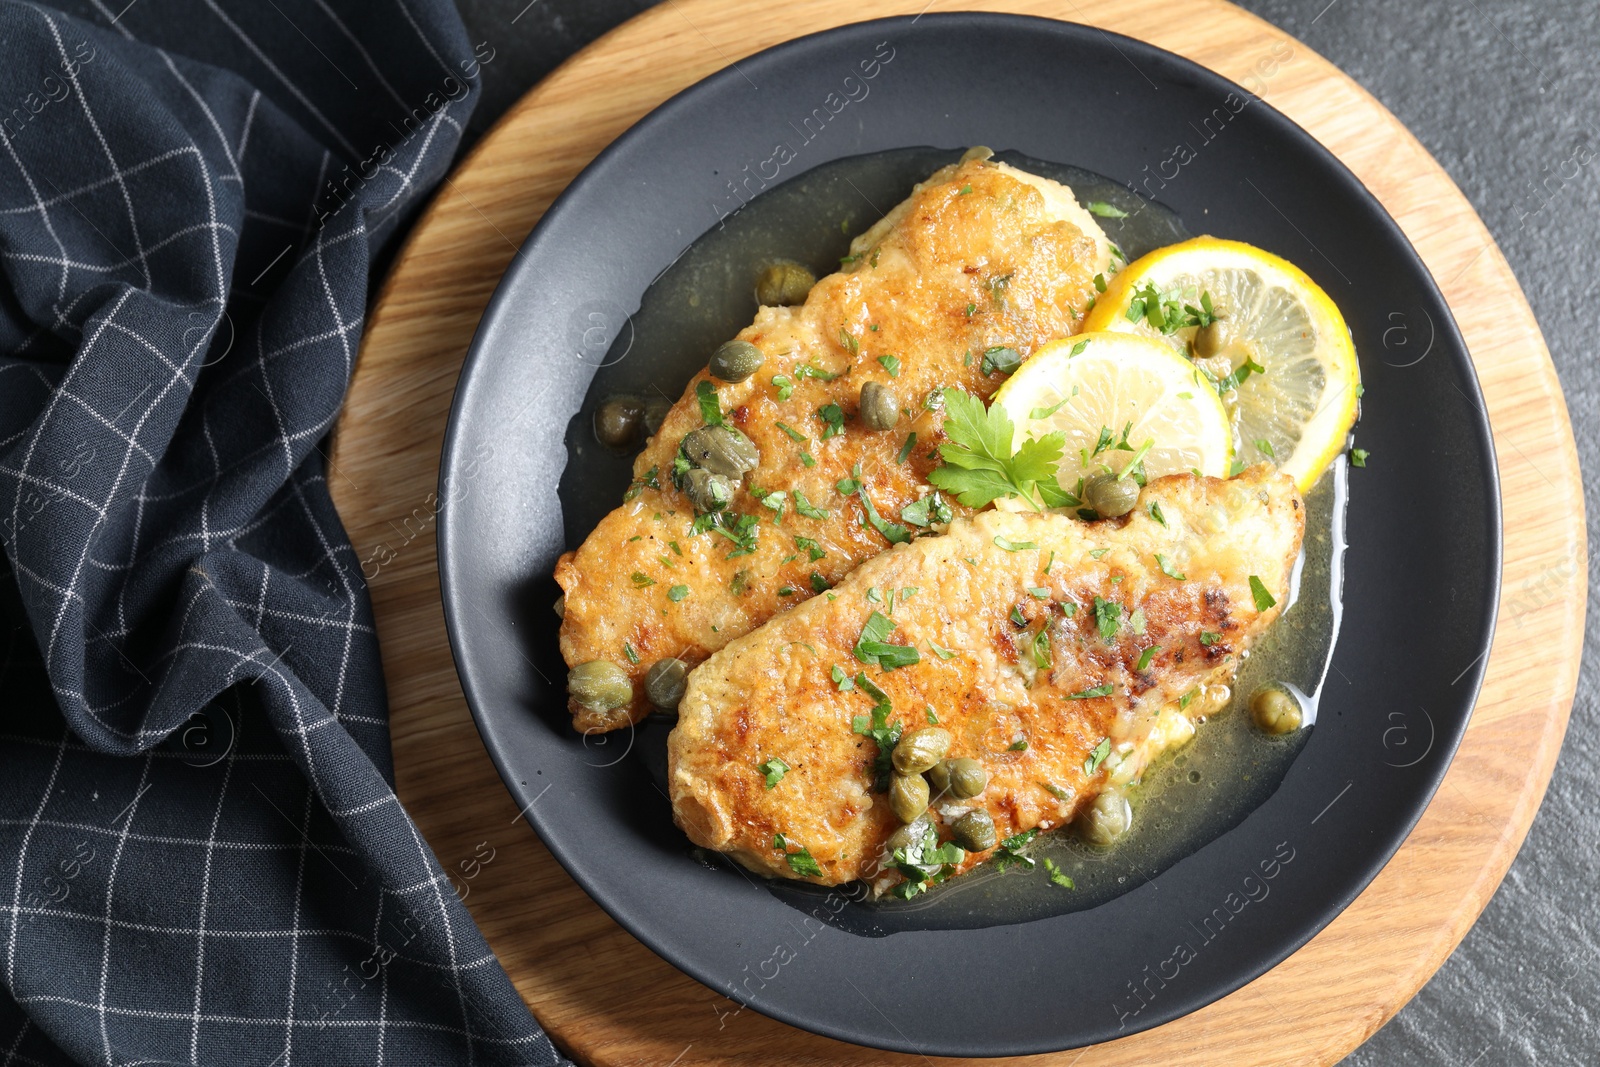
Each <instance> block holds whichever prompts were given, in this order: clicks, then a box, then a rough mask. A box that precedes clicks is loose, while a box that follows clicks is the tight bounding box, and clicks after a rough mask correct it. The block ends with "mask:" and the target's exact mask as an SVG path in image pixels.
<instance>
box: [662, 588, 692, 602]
mask: <svg viewBox="0 0 1600 1067" xmlns="http://www.w3.org/2000/svg"><path fill="white" fill-rule="evenodd" d="M688 595H689V587H688V586H686V585H675V586H673V587H672V588H671V589H668V590H667V599H668V600H670V601H672V602H673V603H674V604H676V603H678V601H680V600H682V599H683V598H685V597H687V596H688Z"/></svg>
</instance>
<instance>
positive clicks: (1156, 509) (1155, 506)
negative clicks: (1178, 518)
mask: <svg viewBox="0 0 1600 1067" xmlns="http://www.w3.org/2000/svg"><path fill="white" fill-rule="evenodd" d="M1150 517H1151V518H1152V519H1154V520H1156V521H1157V522H1159V523H1160V524H1161V525H1163V526H1165V525H1167V517H1166V515H1164V514H1162V512H1161V501H1159V500H1152V501H1150Z"/></svg>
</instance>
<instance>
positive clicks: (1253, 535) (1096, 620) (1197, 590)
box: [668, 466, 1304, 885]
mask: <svg viewBox="0 0 1600 1067" xmlns="http://www.w3.org/2000/svg"><path fill="white" fill-rule="evenodd" d="M1153 501H1159V503H1160V507H1161V512H1162V515H1163V517H1164V518H1165V520H1166V521H1165V524H1162V523H1159V522H1157V521H1156V520H1155V519H1153V518H1152V517H1151V516H1150V513H1149V505H1150V504H1151V502H1153ZM1303 529H1304V505H1303V504H1302V502H1301V499H1300V496H1299V494H1298V492H1297V491H1296V490H1295V487H1294V483H1293V480H1292V479H1290V478H1288V477H1287V476H1283V475H1279V474H1276V473H1275V472H1272V471H1271V469H1270V468H1269V467H1266V466H1261V467H1257V468H1253V469H1251V470H1250V471H1247V472H1245V473H1244V474H1242V475H1241V476H1239V477H1237V478H1234V479H1232V480H1221V479H1202V478H1196V477H1194V476H1192V475H1187V474H1185V475H1174V476H1170V477H1166V478H1160V479H1157V480H1155V481H1153V482H1152V483H1151V484H1150V485H1149V486H1147V487H1146V488H1145V490H1144V493H1143V496H1142V497H1141V502H1140V507H1139V508H1138V509H1136V510H1135V511H1134V512H1133V513H1131V514H1130V515H1129V516H1128V517H1127V518H1125V519H1119V520H1107V521H1103V522H1097V523H1083V522H1080V521H1077V520H1076V519H1073V518H1068V517H1065V516H1061V515H1054V514H1044V515H1034V514H1020V513H1013V512H1005V511H989V512H984V513H982V514H979V515H977V516H975V517H972V518H969V519H961V520H957V521H956V522H954V523H952V524H951V525H950V527H949V530H948V532H947V533H945V534H943V535H941V536H937V537H927V538H922V539H919V540H917V541H916V542H914V543H912V544H908V545H901V546H898V547H896V548H894V549H892V550H890V551H888V552H884V553H882V554H880V555H878V556H877V557H875V558H873V559H871V560H868V561H867V562H865V563H863V564H862V565H861V566H859V567H857V568H856V569H855V570H854V571H853V572H852V573H851V574H850V575H849V577H848V578H846V579H845V580H844V581H843V582H841V583H840V584H839V585H838V586H837V587H836V588H835V589H834V590H832V594H831V595H830V596H827V597H819V598H815V599H813V600H811V601H810V602H808V603H806V604H804V605H802V606H800V607H798V608H796V609H794V610H792V611H790V612H787V613H785V614H782V615H780V616H778V617H777V618H775V619H773V620H772V621H771V622H768V623H767V624H766V625H765V626H763V627H761V628H760V629H758V630H756V631H755V632H753V633H750V634H748V635H747V636H745V637H742V638H740V639H738V640H736V641H733V642H732V643H730V644H729V645H728V646H727V647H726V648H724V649H722V650H721V651H719V652H717V653H716V654H714V655H713V656H712V657H711V658H710V659H708V660H707V661H706V662H705V663H704V664H702V665H701V666H700V667H699V669H697V670H696V671H694V672H693V673H692V674H691V675H690V678H689V686H688V691H687V693H686V695H685V697H684V699H683V702H682V704H681V705H680V711H679V716H680V717H679V723H678V726H677V728H676V729H675V730H674V731H673V733H672V736H671V740H670V743H669V768H668V775H669V780H670V781H669V785H670V790H671V796H672V803H673V813H674V816H675V817H676V819H677V821H678V824H679V825H680V826H681V827H682V828H683V829H684V830H685V831H686V832H687V833H688V835H689V837H690V838H691V839H692V840H694V841H695V843H696V844H699V845H703V846H705V847H707V848H713V849H717V850H720V851H724V852H727V853H730V854H731V855H733V856H734V857H735V858H737V859H738V860H739V861H740V862H742V863H744V864H745V865H746V866H748V867H750V868H752V869H753V870H756V871H760V872H762V873H767V874H774V875H780V876H783V877H796V874H795V872H794V871H793V870H792V869H791V867H790V865H789V864H788V863H787V862H786V861H785V859H784V855H783V853H781V852H779V851H777V850H775V849H774V848H773V847H772V843H773V837H774V835H775V834H782V835H784V837H785V839H786V841H787V842H788V846H789V848H790V849H791V850H792V849H794V848H797V847H804V848H805V849H807V850H808V851H809V852H810V854H811V855H812V856H813V857H814V858H815V860H816V862H817V863H818V864H819V865H820V868H821V874H820V875H817V876H814V877H811V878H809V879H808V880H809V881H813V882H817V883H820V884H827V885H832V884H838V883H842V882H847V881H851V880H853V879H856V878H862V877H869V878H870V877H872V876H873V875H874V874H875V873H876V872H877V870H878V867H879V861H880V860H881V858H882V855H883V847H884V843H885V841H886V840H887V839H888V837H889V835H890V834H891V833H892V832H893V831H894V830H895V829H897V828H898V826H899V825H900V823H899V821H898V820H897V819H896V818H895V817H894V815H893V814H892V813H891V811H890V810H889V805H888V803H887V798H886V797H885V795H884V794H882V793H875V792H873V791H872V782H873V775H874V766H873V765H874V761H875V759H876V757H877V745H876V743H875V742H874V741H872V740H871V739H870V738H869V737H864V736H861V735H859V734H857V733H854V732H852V719H853V717H855V716H858V715H864V714H867V713H868V712H869V711H870V709H871V707H872V705H873V703H874V700H873V698H872V697H870V696H868V695H865V694H864V692H863V689H862V687H861V686H859V685H856V686H854V687H853V688H851V689H850V690H849V691H841V690H840V688H839V686H838V684H836V682H835V680H834V676H833V668H834V667H835V665H837V666H839V667H840V668H842V669H843V671H845V672H846V673H847V674H848V675H849V676H850V677H852V678H853V677H854V676H855V675H856V674H857V673H858V672H861V673H864V674H865V675H866V676H867V678H868V679H869V680H870V681H871V682H873V683H874V684H875V685H877V686H878V687H880V688H881V689H882V691H883V692H884V693H885V694H887V696H888V697H889V699H890V701H891V702H892V705H893V712H892V714H891V715H890V717H889V722H890V723H894V722H899V723H902V724H903V726H904V728H905V729H906V730H908V731H909V730H912V729H916V728H918V727H921V726H924V725H926V724H927V722H928V719H927V717H926V712H925V710H924V709H926V708H932V709H933V711H934V714H935V716H936V717H937V719H938V722H939V725H941V726H943V727H944V728H945V729H947V730H949V731H950V733H951V734H952V735H953V736H954V742H953V746H952V748H951V750H950V753H949V755H950V757H952V758H954V757H971V758H973V759H976V760H978V761H979V762H980V763H981V764H982V765H983V766H984V768H985V770H986V771H987V772H988V776H989V779H988V786H987V788H986V789H985V790H984V792H983V793H982V794H981V795H980V796H979V797H978V798H977V799H975V800H971V801H959V802H956V801H950V800H946V801H945V802H943V803H942V804H941V803H940V802H936V803H935V805H934V807H933V809H930V811H931V812H933V813H934V814H935V815H936V821H939V822H942V823H944V824H946V825H948V823H949V822H951V821H953V819H954V818H955V817H957V816H958V815H959V814H961V812H963V811H965V810H966V809H967V808H968V807H971V806H973V805H981V806H982V807H983V808H985V809H986V810H987V811H988V812H989V814H990V815H991V816H992V817H993V819H994V824H995V827H996V830H997V835H998V837H999V839H1001V840H1003V839H1004V838H1005V837H1007V836H1009V835H1011V834H1015V833H1017V832H1019V831H1023V830H1029V829H1033V828H1035V827H1038V828H1049V827H1052V826H1058V825H1061V824H1063V823H1065V822H1067V821H1069V820H1070V819H1071V818H1072V817H1073V816H1074V815H1075V814H1076V813H1077V812H1078V811H1079V810H1081V808H1082V806H1083V805H1085V804H1086V803H1087V802H1088V801H1090V800H1092V799H1093V797H1094V796H1095V795H1096V794H1097V793H1098V792H1099V790H1100V789H1101V788H1102V787H1103V785H1104V783H1105V782H1106V780H1107V779H1108V778H1109V777H1111V776H1112V775H1114V774H1117V773H1118V772H1120V773H1121V776H1122V778H1124V779H1126V778H1127V777H1129V776H1132V775H1136V774H1137V772H1138V771H1139V770H1140V769H1142V766H1143V764H1142V763H1138V764H1137V765H1134V766H1122V764H1123V763H1124V762H1126V761H1139V760H1145V759H1148V758H1149V757H1150V755H1151V753H1152V752H1153V751H1154V747H1153V746H1152V745H1150V744H1147V743H1146V742H1147V740H1148V737H1149V735H1150V734H1151V731H1152V730H1153V729H1162V727H1160V726H1159V725H1158V722H1159V720H1160V719H1161V717H1162V716H1163V715H1169V716H1170V715H1175V714H1176V702H1177V701H1178V700H1179V699H1180V698H1181V697H1182V696H1183V695H1184V694H1185V693H1188V692H1190V691H1192V690H1194V689H1196V688H1197V687H1199V686H1202V685H1205V684H1207V683H1216V682H1218V681H1219V680H1226V679H1229V678H1231V675H1232V674H1233V672H1234V671H1235V670H1236V668H1237V664H1238V659H1239V654H1240V653H1241V652H1243V651H1244V650H1245V649H1246V648H1247V647H1248V646H1249V644H1250V642H1251V641H1252V640H1253V639H1254V638H1255V636H1256V635H1258V634H1259V633H1260V632H1261V631H1262V630H1263V629H1264V628H1265V627H1266V626H1267V625H1268V624H1269V623H1271V622H1272V620H1273V619H1275V618H1276V617H1277V615H1278V614H1279V612H1280V611H1281V610H1282V608H1283V605H1285V604H1287V603H1288V601H1289V581H1290V575H1291V572H1292V569H1293V566H1294V562H1295V558H1296V556H1297V555H1298V553H1299V549H1300V540H1301V535H1302V532H1303ZM1021 545H1036V546H1037V547H1036V548H1034V547H1018V546H1021ZM1007 546H1010V547H1009V548H1008V547H1007ZM1157 553H1159V554H1161V556H1162V558H1163V559H1164V560H1165V561H1166V566H1165V567H1164V566H1163V565H1162V563H1161V562H1160V561H1158V560H1157V559H1156V554H1157ZM1169 571H1170V572H1171V573H1170V574H1169V573H1168V572H1169ZM1171 574H1181V575H1183V578H1182V579H1178V578H1174V577H1172V576H1171ZM1251 575H1255V576H1257V577H1258V578H1259V579H1260V581H1261V582H1262V584H1263V585H1264V586H1265V587H1266V589H1267V591H1268V592H1269V593H1270V594H1271V596H1272V597H1273V598H1274V599H1275V600H1276V601H1277V604H1276V606H1273V607H1269V608H1267V609H1266V610H1265V611H1258V610H1257V606H1256V601H1255V599H1254V597H1253V595H1252V590H1251V586H1250V576H1251ZM891 593H892V594H893V597H894V603H893V613H892V616H889V617H890V618H891V619H892V622H893V624H894V631H893V633H892V635H891V636H890V637H889V638H888V641H889V642H890V643H893V644H899V645H910V646H912V647H915V648H916V649H917V650H918V652H919V654H920V657H921V659H920V662H918V663H915V664H912V665H909V666H903V667H900V668H898V669H893V670H887V671H885V670H880V669H879V667H878V666H876V665H872V666H868V665H866V664H864V663H862V662H861V661H860V660H859V659H858V658H857V657H856V656H855V655H854V654H853V650H854V648H855V646H856V643H857V641H858V639H859V638H860V636H861V633H862V628H863V626H864V625H865V624H866V623H867V621H868V620H869V618H870V617H871V615H872V613H873V612H874V611H877V612H880V613H883V614H885V615H886V616H887V615H888V607H889V596H890V594H891ZM1097 604H1099V605H1104V606H1102V607H1100V609H1099V610H1098V611H1097ZM1136 613H1137V614H1136ZM1019 619H1020V620H1021V622H1020V623H1019V622H1018V620H1019ZM1112 619H1115V620H1116V625H1115V627H1114V632H1108V631H1111V630H1113V627H1112V626H1111V622H1110V620H1112ZM1041 630H1042V631H1044V632H1045V633H1047V634H1048V635H1049V637H1048V645H1049V648H1048V659H1049V662H1050V666H1049V667H1047V668H1044V669H1039V668H1038V667H1037V665H1036V662H1035V660H1034V659H1033V656H1034V652H1035V644H1034V641H1035V635H1037V634H1038V633H1039V632H1040V631H1041ZM935 646H938V648H936V647H935ZM1152 646H1156V647H1157V648H1158V651H1156V652H1155V653H1152V654H1151V658H1150V659H1149V661H1148V662H1147V663H1146V665H1145V669H1144V670H1142V671H1141V670H1139V669H1137V668H1138V664H1139V661H1140V659H1141V657H1142V656H1143V655H1144V654H1145V650H1146V649H1148V648H1150V647H1152ZM939 649H944V650H947V651H953V652H954V655H951V656H950V657H949V658H944V656H943V654H942V653H941V652H940V651H939ZM1105 686H1110V690H1109V695H1105V696H1099V695H1092V694H1096V693H1098V692H1099V691H1100V690H1101V687H1105ZM1086 694H1090V695H1086ZM1197 710H1198V707H1196V708H1193V709H1191V710H1190V712H1189V714H1193V713H1194V712H1195V711H1197ZM1185 729H1187V723H1186V722H1185ZM1106 738H1110V739H1111V741H1112V747H1111V750H1110V751H1111V755H1110V756H1109V757H1108V758H1106V759H1105V761H1104V762H1103V763H1102V764H1101V765H1100V766H1099V767H1098V768H1096V769H1095V772H1094V773H1093V774H1088V773H1086V769H1085V761H1086V760H1087V759H1088V757H1089V756H1090V753H1091V752H1093V751H1094V750H1095V748H1096V747H1097V746H1098V745H1100V743H1101V741H1102V740H1103V739H1106ZM1020 742H1026V747H1025V748H1024V747H1022V746H1021V745H1020V744H1019V743H1020ZM773 757H777V758H778V759H781V760H782V761H783V762H784V763H785V764H787V765H788V768H789V769H788V771H787V772H786V773H785V774H784V775H783V777H782V778H781V780H780V781H779V782H778V783H777V784H776V785H775V786H773V787H771V788H768V786H767V784H766V776H765V774H764V771H763V769H762V768H761V767H760V766H759V765H760V764H762V763H764V762H766V761H767V760H770V759H772V758H773ZM943 836H946V837H947V836H948V831H947V832H946V833H945V834H944V835H943ZM990 854H991V853H988V852H982V853H970V854H968V856H967V858H966V860H965V861H963V863H962V864H961V868H962V869H964V868H965V867H969V866H971V865H973V864H976V863H980V862H982V861H983V860H984V859H986V858H988V856H989V855H990Z"/></svg>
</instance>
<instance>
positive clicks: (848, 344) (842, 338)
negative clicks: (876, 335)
mask: <svg viewBox="0 0 1600 1067" xmlns="http://www.w3.org/2000/svg"><path fill="white" fill-rule="evenodd" d="M839 345H840V347H842V348H848V349H849V350H850V354H851V355H852V356H853V355H855V354H856V353H857V352H859V351H861V343H860V342H859V341H857V340H856V339H855V338H854V337H852V336H850V333H849V331H847V330H846V329H845V328H844V327H843V326H841V327H839Z"/></svg>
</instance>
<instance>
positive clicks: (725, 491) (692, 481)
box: [683, 467, 735, 515]
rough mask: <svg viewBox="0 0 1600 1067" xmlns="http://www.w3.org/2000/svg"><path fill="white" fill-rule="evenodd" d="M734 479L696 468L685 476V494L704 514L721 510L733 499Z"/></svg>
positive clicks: (695, 507)
mask: <svg viewBox="0 0 1600 1067" xmlns="http://www.w3.org/2000/svg"><path fill="white" fill-rule="evenodd" d="M734 488H735V486H734V483H733V480H732V479H730V478H724V477H723V476H722V475H720V474H712V473H711V472H710V471H708V470H701V469H700V468H699V467H696V468H694V469H693V470H691V471H689V472H688V473H687V474H685V475H684V476H683V494H684V496H687V497H688V498H689V503H691V504H693V505H694V509H695V510H696V511H698V512H700V513H701V514H702V515H704V514H706V513H707V512H712V511H721V510H722V509H723V508H725V507H727V506H728V501H730V500H732V499H733V490H734Z"/></svg>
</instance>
